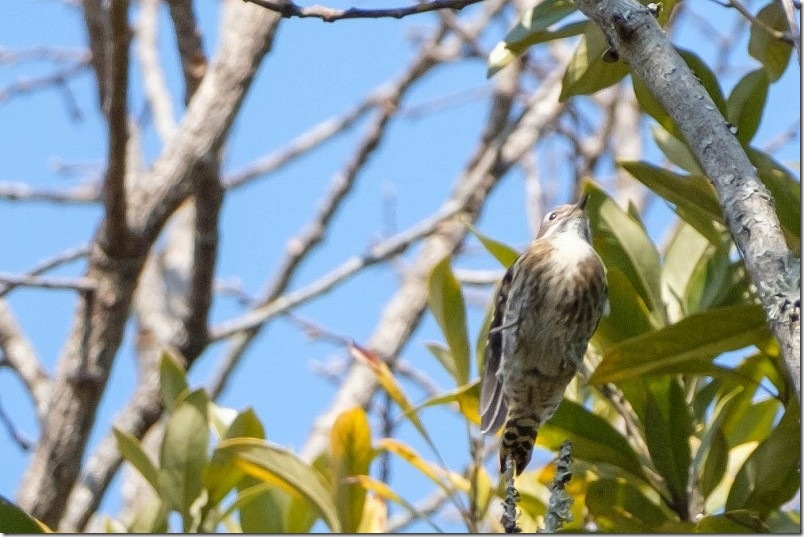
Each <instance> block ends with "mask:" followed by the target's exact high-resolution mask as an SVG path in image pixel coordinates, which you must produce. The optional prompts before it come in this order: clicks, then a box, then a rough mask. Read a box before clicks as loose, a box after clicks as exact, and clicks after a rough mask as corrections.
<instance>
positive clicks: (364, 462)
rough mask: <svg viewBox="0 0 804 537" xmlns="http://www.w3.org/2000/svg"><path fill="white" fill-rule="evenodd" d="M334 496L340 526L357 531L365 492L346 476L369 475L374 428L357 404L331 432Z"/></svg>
mask: <svg viewBox="0 0 804 537" xmlns="http://www.w3.org/2000/svg"><path fill="white" fill-rule="evenodd" d="M329 454H330V463H331V465H332V495H333V497H334V498H335V506H336V508H337V510H338V518H339V519H340V521H341V529H342V530H343V531H344V532H346V533H354V532H356V531H357V527H358V526H359V525H360V521H361V520H362V519H363V506H364V504H365V501H366V491H365V490H363V489H362V488H361V487H359V486H358V485H356V484H354V483H351V482H349V481H348V480H347V479H346V478H348V477H351V476H354V475H363V474H367V473H368V471H369V465H370V464H371V459H372V449H371V430H370V429H369V422H368V418H367V417H366V413H365V412H364V411H363V409H362V408H360V407H355V408H353V409H351V410H347V411H345V412H343V413H341V414H340V415H339V416H338V417H337V418H336V419H335V423H334V424H333V425H332V429H331V430H330V434H329Z"/></svg>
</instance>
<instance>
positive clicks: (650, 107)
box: [631, 76, 681, 140]
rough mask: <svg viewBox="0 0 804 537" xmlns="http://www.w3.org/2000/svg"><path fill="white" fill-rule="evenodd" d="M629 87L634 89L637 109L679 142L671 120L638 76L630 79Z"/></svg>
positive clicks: (679, 137)
mask: <svg viewBox="0 0 804 537" xmlns="http://www.w3.org/2000/svg"><path fill="white" fill-rule="evenodd" d="M631 85H632V86H633V88H634V96H635V97H636V100H637V102H638V103H639V107H640V108H641V109H642V111H643V112H645V113H646V114H648V115H649V116H650V117H652V118H653V119H655V120H656V122H657V123H658V124H659V125H660V126H661V127H662V128H663V129H664V130H665V131H667V132H668V133H670V135H672V136H674V137H675V138H677V139H679V140H681V132H680V131H679V130H678V127H677V126H676V124H675V122H674V121H673V118H671V117H670V114H668V113H667V110H665V108H664V106H663V105H662V103H660V102H659V101H658V99H656V97H654V95H653V93H651V91H650V89H649V88H648V86H647V85H646V84H645V83H644V82H642V79H641V78H639V77H638V76H632V77H631Z"/></svg>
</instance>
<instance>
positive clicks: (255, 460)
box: [215, 438, 341, 532]
mask: <svg viewBox="0 0 804 537" xmlns="http://www.w3.org/2000/svg"><path fill="white" fill-rule="evenodd" d="M215 455H216V457H217V459H216V463H217V464H218V465H219V466H220V468H222V469H224V468H228V469H229V470H230V471H231V470H234V471H236V472H239V473H240V474H241V475H242V474H245V475H249V476H251V477H253V478H255V479H258V480H260V481H262V482H265V483H270V484H274V485H276V486H278V487H280V488H281V489H282V490H284V491H286V492H288V493H290V494H293V495H298V496H301V497H303V498H304V499H305V500H306V501H307V502H309V503H310V504H311V505H313V506H314V507H315V508H316V510H317V511H318V513H319V514H320V515H321V517H322V518H323V520H324V522H326V524H327V526H329V528H330V529H331V530H332V531H334V532H340V531H341V525H340V521H339V520H338V510H337V508H336V507H335V502H334V500H333V498H332V495H331V494H330V491H329V487H328V486H327V483H326V481H325V480H324V478H322V477H321V475H320V474H319V473H318V472H317V471H316V470H314V469H313V468H312V467H311V466H310V465H308V464H307V463H305V462H304V461H302V460H301V459H300V458H298V457H297V456H296V455H294V454H293V453H291V452H290V451H288V450H286V449H284V448H281V447H279V446H276V445H273V444H270V443H268V442H266V441H264V440H259V439H257V438H232V439H229V440H224V441H222V442H221V443H220V444H219V445H218V447H217V449H216V450H215Z"/></svg>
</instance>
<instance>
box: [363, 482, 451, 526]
mask: <svg viewBox="0 0 804 537" xmlns="http://www.w3.org/2000/svg"><path fill="white" fill-rule="evenodd" d="M351 480H352V481H353V482H355V483H357V484H358V485H360V486H361V487H363V488H364V489H366V490H370V491H371V492H373V493H375V494H376V495H377V496H379V497H380V498H382V499H384V500H386V501H389V502H394V503H395V504H397V505H401V506H402V507H404V508H405V510H406V511H408V512H409V513H410V514H412V515H413V516H414V518H416V519H419V520H423V521H424V522H426V523H427V524H429V525H430V526H431V527H432V528H433V529H434V530H435V531H436V532H438V533H444V530H442V529H441V528H439V527H438V526H437V525H436V524H435V522H433V520H432V519H431V518H430V517H429V516H428V515H427V514H426V513H423V512H421V511H419V510H418V509H416V507H415V506H414V505H412V504H411V503H409V502H408V501H407V500H405V499H404V498H403V497H402V496H400V495H399V494H397V493H396V491H394V489H392V488H391V487H389V486H388V485H387V484H385V483H383V482H382V481H380V480H378V479H374V478H373V477H371V476H367V475H357V476H354V477H352V478H351Z"/></svg>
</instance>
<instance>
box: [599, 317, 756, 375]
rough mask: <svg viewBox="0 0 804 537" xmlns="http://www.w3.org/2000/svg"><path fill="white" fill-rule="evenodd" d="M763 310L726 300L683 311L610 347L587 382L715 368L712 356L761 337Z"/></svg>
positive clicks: (741, 346) (753, 342) (710, 372)
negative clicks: (680, 317) (681, 316)
mask: <svg viewBox="0 0 804 537" xmlns="http://www.w3.org/2000/svg"><path fill="white" fill-rule="evenodd" d="M768 335H769V331H768V328H767V325H766V324H765V313H764V311H763V310H762V307H761V306H759V305H756V304H742V305H738V306H728V307H724V308H718V309H714V310H709V311H705V312H701V313H696V314H693V315H690V316H688V317H686V318H685V319H683V320H681V321H679V322H678V323H676V324H674V325H671V326H667V327H664V328H662V329H660V330H657V331H656V332H653V333H649V334H643V335H641V336H637V337H634V338H632V339H629V340H626V341H623V342H622V343H620V344H618V345H616V346H614V347H612V348H610V349H608V350H607V351H606V352H605V354H604V355H603V360H602V361H601V362H600V365H598V367H597V369H596V370H595V372H594V373H593V374H592V377H591V378H590V379H589V383H590V384H603V383H606V382H622V381H624V380H628V379H633V378H638V377H642V376H644V375H656V374H664V373H692V372H707V373H709V374H712V373H715V372H717V371H718V368H716V367H715V366H713V365H712V364H711V360H712V358H714V357H716V356H718V355H720V354H721V353H724V352H727V351H733V350H737V349H741V348H743V347H746V346H748V345H753V344H757V343H759V342H762V341H765V339H767V337H768Z"/></svg>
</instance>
